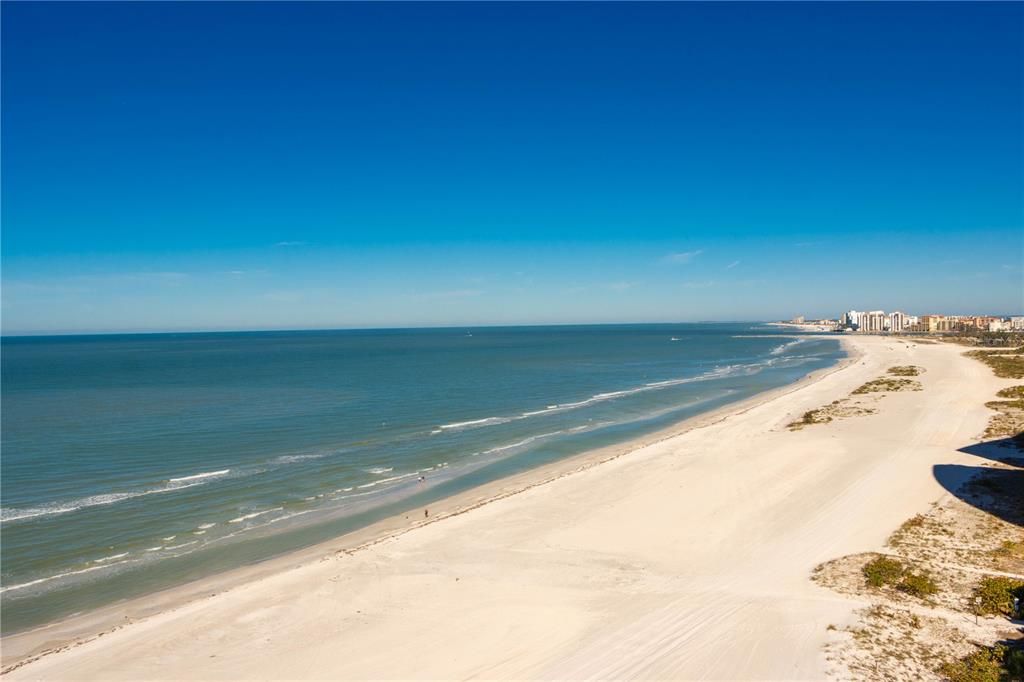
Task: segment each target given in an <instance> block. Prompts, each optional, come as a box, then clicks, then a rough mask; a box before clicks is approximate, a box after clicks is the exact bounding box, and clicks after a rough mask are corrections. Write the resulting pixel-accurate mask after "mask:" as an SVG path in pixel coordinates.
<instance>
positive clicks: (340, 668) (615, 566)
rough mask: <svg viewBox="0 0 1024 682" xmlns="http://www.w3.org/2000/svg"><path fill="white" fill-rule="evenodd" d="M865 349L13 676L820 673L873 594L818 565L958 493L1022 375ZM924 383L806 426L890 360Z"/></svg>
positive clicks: (948, 355)
mask: <svg viewBox="0 0 1024 682" xmlns="http://www.w3.org/2000/svg"><path fill="white" fill-rule="evenodd" d="M847 342H848V343H851V344H854V345H855V346H857V347H858V348H860V349H861V350H863V351H865V354H864V356H863V357H862V358H861V360H860V361H858V362H857V363H856V364H854V365H851V366H850V367H847V368H845V369H843V370H840V371H837V372H834V373H832V374H829V375H827V376H825V377H824V378H823V379H821V380H819V381H817V382H815V383H812V384H808V385H806V386H805V387H803V388H801V389H799V390H797V391H793V392H791V393H788V394H785V395H782V396H780V397H776V398H774V399H772V400H770V401H769V402H766V403H763V404H761V405H758V406H757V407H754V408H752V409H749V410H746V411H745V412H743V413H741V414H736V415H733V416H731V417H729V418H728V419H725V420H723V421H721V422H719V423H716V424H712V425H710V426H706V427H703V428H700V429H696V430H693V431H690V432H688V433H685V434H682V435H679V436H676V437H673V438H671V439H669V440H667V441H663V442H661V443H657V444H655V445H651V446H648V447H646V448H643V449H642V450H639V451H637V452H634V453H632V454H630V455H628V456H625V457H621V458H619V459H616V460H614V461H611V462H607V463H605V464H602V465H600V466H597V467H593V468H591V469H588V470H586V471H583V472H580V473H578V474H574V475H571V476H568V477H565V478H562V479H559V480H556V481H553V482H551V483H549V484H546V485H543V486H538V487H535V488H532V489H530V490H527V491H525V492H523V493H521V494H518V495H514V496H512V497H508V498H505V499H502V500H498V501H496V502H493V503H491V504H487V505H485V506H483V507H480V508H478V509H475V510H473V511H471V512H469V513H466V514H463V515H460V516H456V517H453V518H450V519H445V520H443V521H441V522H438V523H433V524H430V525H426V526H424V527H422V528H418V529H416V530H413V531H411V532H408V533H405V534H403V535H401V536H398V537H395V538H393V539H390V540H388V541H386V542H384V543H381V544H379V545H376V546H374V547H371V548H369V549H367V550H364V551H360V552H357V553H355V554H353V555H339V556H337V557H331V558H328V559H324V560H322V561H319V562H313V563H311V564H308V565H305V566H301V567H298V568H295V569H293V570H288V571H284V572H281V573H279V574H276V575H272V576H270V577H267V578H263V579H260V580H258V581H254V582H251V583H249V584H245V585H242V586H239V587H237V588H235V589H232V590H230V591H228V592H225V593H223V594H220V595H217V596H216V597H213V598H209V599H206V600H203V601H199V602H195V603H192V604H188V605H185V606H182V607H180V608H178V609H176V610H174V611H171V612H167V613H163V614H160V615H157V616H153V617H150V618H147V619H145V620H143V621H141V622H137V623H134V624H132V625H130V626H128V627H125V628H123V629H120V630H117V631H115V632H112V633H110V634H108V635H106V636H104V637H102V638H100V639H96V640H93V641H91V642H88V643H85V644H83V645H81V646H77V647H74V648H71V649H68V650H66V651H63V652H60V653H56V654H51V655H48V656H45V657H43V658H41V659H39V660H37V661H35V662H33V663H29V664H27V665H25V666H23V667H21V668H19V669H17V670H15V671H14V672H13V673H11V674H10V675H9V676H8V677H9V678H10V679H40V678H41V679H104V680H113V679H131V680H137V679H149V678H173V679H239V678H250V679H268V678H270V679H273V678H318V679H328V678H329V679H339V678H350V679H353V678H358V679H366V678H420V679H426V678H434V679H438V678H443V679H451V678H506V679H507V678H527V677H530V678H535V677H544V678H596V677H600V678H677V679H743V678H746V679H820V678H821V677H823V676H824V675H825V672H826V667H825V666H826V662H825V660H824V656H823V654H822V646H823V644H824V643H825V642H826V638H827V637H828V634H829V633H828V632H827V631H826V627H827V625H828V624H829V623H835V624H837V625H838V624H842V623H845V622H847V621H848V620H849V619H850V617H851V611H852V609H853V608H855V607H856V606H857V603H856V602H852V601H850V600H847V599H845V598H843V597H840V596H838V595H836V594H834V593H832V592H829V591H827V590H825V589H823V588H819V587H817V586H815V585H814V584H813V583H811V582H810V580H808V575H809V573H810V571H811V570H812V568H813V567H814V566H815V565H816V564H818V563H820V562H822V561H825V560H827V559H831V558H834V557H837V556H840V555H843V554H848V553H853V552H861V551H867V550H872V549H876V548H878V547H879V546H880V545H881V544H882V542H883V541H884V540H885V538H886V537H887V535H888V534H889V533H890V532H891V531H892V530H894V529H895V528H896V527H897V526H898V525H899V524H900V523H901V522H902V521H903V520H904V519H906V518H907V517H909V516H911V515H913V514H914V513H917V512H919V511H923V510H924V509H926V508H927V506H928V505H929V503H931V502H932V501H934V500H936V499H938V498H940V497H941V496H942V495H943V494H944V491H943V489H942V488H941V487H940V486H939V485H938V484H937V483H936V482H935V480H934V478H933V476H932V472H931V469H932V466H933V465H934V464H938V463H957V462H961V463H967V462H976V461H977V458H974V457H972V456H969V455H965V454H962V453H959V452H957V449H958V448H960V447H963V446H965V445H968V444H971V443H973V442H975V441H976V436H977V435H978V434H979V433H980V432H981V431H983V429H984V425H985V423H986V421H987V418H988V411H987V410H986V408H985V407H984V406H983V403H984V402H985V400H987V399H989V398H990V397H991V396H992V394H993V393H994V392H995V391H996V390H997V389H998V388H999V387H1000V386H1002V385H1003V384H1004V383H1005V382H1002V383H1000V382H999V380H997V379H995V378H994V377H992V375H991V373H990V372H989V370H988V369H987V368H986V367H985V366H983V365H982V364H981V363H977V362H974V361H972V360H968V359H966V358H962V357H960V353H961V352H962V349H959V348H956V347H952V346H946V345H914V346H913V347H909V346H908V345H907V344H905V343H904V342H902V341H897V340H888V339H882V338H875V337H858V338H855V339H848V340H847ZM896 364H914V365H919V366H922V367H925V368H926V369H927V372H926V373H925V374H924V375H923V376H922V377H921V382H922V384H923V385H924V388H925V390H924V391H921V392H906V393H892V394H887V395H886V396H885V397H884V398H881V399H879V400H878V401H877V404H876V407H878V408H879V412H878V413H877V414H874V415H869V416H862V417H853V418H849V419H843V420H839V421H835V422H832V423H829V424H824V425H815V426H811V427H809V428H806V429H804V430H801V431H798V432H790V431H788V430H787V429H785V425H786V424H787V423H788V422H790V421H792V420H793V419H794V418H796V417H797V416H799V415H800V414H802V413H803V412H804V411H806V410H809V409H812V408H816V407H820V406H821V405H823V404H825V403H828V402H831V401H832V400H834V399H837V398H842V397H845V396H846V395H847V394H848V393H849V392H850V391H851V390H852V389H853V388H856V387H857V386H859V385H860V384H862V383H864V381H866V380H868V379H872V378H874V377H876V376H878V375H879V374H881V373H882V372H884V370H885V369H886V368H888V367H890V366H892V365H896Z"/></svg>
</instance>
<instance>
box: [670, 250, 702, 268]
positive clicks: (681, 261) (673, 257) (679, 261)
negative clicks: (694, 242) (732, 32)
mask: <svg viewBox="0 0 1024 682" xmlns="http://www.w3.org/2000/svg"><path fill="white" fill-rule="evenodd" d="M702 253H704V249H697V250H696V251H680V252H679V253H670V254H668V255H667V256H665V262H667V263H675V264H676V265H686V264H687V263H689V262H690V261H692V260H693V259H694V258H696V257H697V256H699V255H700V254H702Z"/></svg>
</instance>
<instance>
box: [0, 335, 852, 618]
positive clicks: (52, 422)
mask: <svg viewBox="0 0 1024 682" xmlns="http://www.w3.org/2000/svg"><path fill="white" fill-rule="evenodd" d="M2 351H3V352H2V371H3V376H2V379H3V385H2V388H3V393H2V398H3V403H2V408H3V409H2V448H3V450H2V459H0V496H2V500H0V505H2V512H0V514H2V515H0V540H2V554H0V590H2V592H0V600H2V604H0V606H2V627H3V631H4V632H12V631H17V630H21V629H25V628H28V627H32V626H34V625H38V624H41V623H44V622H47V621H50V620H53V619H56V618H59V617H62V616H67V615H69V614H72V613H77V612H81V611H83V610H87V609H89V608H94V607H97V606H100V605H104V604H108V603H111V602H113V601H116V600H118V599H123V598H127V597H131V596H136V595H140V594H144V593H146V592H149V591H153V590H157V589H160V588H163V587H168V586H171V585H174V584H179V583H182V582H185V581H188V580H191V579H194V578H198V577H202V576H204V575H208V574H210V573H213V572H216V571H221V570H225V569H229V568H232V567H237V566H239V565H243V564H246V563H251V562H254V561H258V560H260V559H265V558H268V557H271V556H274V555H276V554H280V553H282V552H285V551H288V550H292V549H297V548H300V547H304V546H308V545H310V544H313V543H315V542H318V541H322V540H325V539H328V538H330V537H333V536H337V535H339V534H342V533H344V532H346V531H350V530H353V529H356V528H359V527H361V526H365V525H367V524H369V523H372V522H373V521H376V520H378V519H381V518H384V517H386V516H389V515H392V514H396V513H399V512H402V511H405V510H409V509H419V508H421V507H423V506H425V505H427V504H429V503H430V502H431V501H434V500H437V499H440V498H442V497H446V496H449V495H451V494H454V493H457V492H459V491H462V490H465V489H468V488H470V487H473V486H475V485H479V484H481V483H485V482H487V481H491V480H494V479H497V478H500V477H502V476H507V475H509V474H512V473H517V472H520V471H523V470H526V469H529V468H531V467H535V466H537V465H540V464H544V463H547V462H551V461H554V460H557V459H560V458H564V457H568V456H571V455H574V454H578V453H581V452H585V451H587V450H591V449H594V448H597V447H601V446H604V445H609V444H612V443H617V442H622V441H626V440H629V439H631V438H636V437H637V436H641V435H643V434H645V433H649V432H651V431H654V430H657V429H660V428H664V427H666V426H669V425H671V424H672V423H674V422H677V421H679V420H681V419H683V418H686V417H689V416H693V415H695V414H699V413H701V412H705V411H707V410H710V409H714V408H716V407H720V406H722V405H725V404H728V403H730V402H734V401H737V400H741V399H743V398H746V397H749V396H751V395H754V394H756V393H758V392H761V391H764V390H767V389H771V388H775V387H778V386H782V385H785V384H787V383H790V382H793V381H795V380H797V379H799V378H800V377H802V376H804V375H806V374H807V373H808V372H811V371H813V370H816V369H820V368H823V367H827V366H829V365H831V364H834V363H835V362H836V361H837V360H838V359H839V358H840V357H842V356H843V353H842V351H841V350H840V349H839V344H838V341H837V340H835V339H832V338H827V337H817V336H804V337H795V336H792V335H787V333H785V332H780V331H779V330H777V329H776V328H772V327H766V326H762V325H756V324H750V323H744V324H679V325H628V326H573V327H521V328H514V327H504V328H481V329H429V330H373V331H321V332H254V333H218V334H152V335H108V336H77V337H7V338H4V339H3V342H2ZM421 477H422V479H423V480H421Z"/></svg>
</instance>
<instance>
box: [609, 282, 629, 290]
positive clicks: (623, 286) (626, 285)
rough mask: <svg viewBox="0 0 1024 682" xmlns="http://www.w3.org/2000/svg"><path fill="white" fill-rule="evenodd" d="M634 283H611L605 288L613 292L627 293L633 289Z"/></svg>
mask: <svg viewBox="0 0 1024 682" xmlns="http://www.w3.org/2000/svg"><path fill="white" fill-rule="evenodd" d="M633 284H634V282H609V283H608V284H605V285H604V286H605V288H607V289H611V290H612V291H625V290H626V289H630V288H632V287H633Z"/></svg>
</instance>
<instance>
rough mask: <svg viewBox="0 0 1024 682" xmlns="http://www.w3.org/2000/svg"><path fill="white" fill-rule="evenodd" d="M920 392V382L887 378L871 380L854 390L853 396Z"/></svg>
mask: <svg viewBox="0 0 1024 682" xmlns="http://www.w3.org/2000/svg"><path fill="white" fill-rule="evenodd" d="M920 390H922V386H921V384H920V382H917V381H914V380H913V379H903V378H897V379H891V378H889V377H879V378H878V379H873V380H871V381H869V382H867V383H866V384H863V385H861V386H859V387H858V388H856V389H854V391H853V394H854V395H863V394H865V393H889V392H894V391H920Z"/></svg>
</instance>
